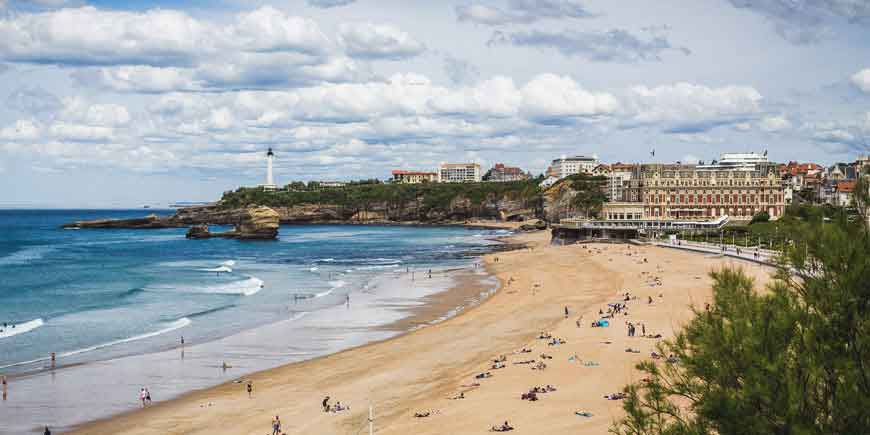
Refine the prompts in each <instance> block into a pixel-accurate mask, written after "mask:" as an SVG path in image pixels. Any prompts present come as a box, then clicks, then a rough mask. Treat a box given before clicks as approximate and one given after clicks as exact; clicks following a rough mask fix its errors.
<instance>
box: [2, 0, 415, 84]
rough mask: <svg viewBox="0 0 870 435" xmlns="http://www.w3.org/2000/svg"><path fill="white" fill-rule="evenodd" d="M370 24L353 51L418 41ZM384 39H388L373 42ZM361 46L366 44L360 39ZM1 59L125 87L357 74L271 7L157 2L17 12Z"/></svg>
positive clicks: (312, 27) (385, 51)
mask: <svg viewBox="0 0 870 435" xmlns="http://www.w3.org/2000/svg"><path fill="white" fill-rule="evenodd" d="M81 23H88V25H86V26H82V25H81ZM373 29H374V30H375V31H376V33H375V34H374V35H369V36H370V39H368V40H365V39H362V40H360V39H359V38H356V39H353V38H351V41H352V42H354V43H357V45H354V46H353V48H355V49H360V50H362V51H361V53H362V54H369V55H372V56H376V55H381V56H384V57H395V58H402V57H407V56H410V55H411V54H412V51H413V49H415V48H419V47H418V46H415V45H414V44H415V41H413V40H412V39H411V38H410V37H409V36H408V35H407V34H405V33H403V32H401V31H398V30H397V29H393V28H389V27H386V28H384V27H374V28H373ZM354 36H356V37H358V36H360V35H357V34H354ZM363 36H365V35H363ZM378 38H380V39H378ZM385 42H386V43H392V44H393V45H391V46H384V45H383V44H382V45H381V46H380V47H378V46H376V44H377V43H385ZM365 43H368V44H370V46H369V47H368V50H369V51H365V46H362V45H359V44H365ZM379 49H380V50H381V51H380V52H379V51H378V50H379ZM0 60H5V61H7V62H19V63H32V64H57V65H63V66H72V67H77V68H81V67H89V66H90V67H102V68H99V69H80V70H78V71H77V72H76V73H75V75H74V76H75V78H76V79H77V80H78V81H79V82H80V83H84V84H92V85H96V86H99V87H103V88H106V89H111V90H115V91H125V92H166V91H170V90H187V91H190V90H214V89H221V88H231V89H237V88H264V87H277V86H303V85H311V84H317V83H321V82H330V81H339V82H340V81H351V80H357V79H358V78H359V77H360V72H359V71H358V68H357V66H356V65H355V63H354V62H353V60H352V59H350V58H348V57H347V56H345V55H343V54H342V52H341V50H340V49H339V47H337V46H336V45H335V43H334V42H332V41H331V40H330V39H329V38H328V37H327V36H326V35H325V34H324V33H323V32H322V31H321V29H320V27H319V26H318V24H317V23H316V22H315V21H313V20H311V19H308V18H303V17H294V16H289V15H287V14H285V13H283V12H281V11H279V10H277V9H275V8H272V7H270V6H265V7H262V8H259V9H256V10H254V11H251V12H246V13H241V14H238V15H237V16H236V17H235V20H234V21H233V22H232V23H231V24H230V25H224V24H222V23H218V22H213V21H206V20H203V19H197V18H193V17H191V16H189V15H187V14H186V13H184V12H180V11H173V10H164V9H154V10H149V11H145V12H126V11H107V10H101V9H96V8H94V7H90V6H88V7H82V8H68V9H60V10H54V11H46V12H41V13H24V14H14V15H10V16H8V17H6V18H2V19H0Z"/></svg>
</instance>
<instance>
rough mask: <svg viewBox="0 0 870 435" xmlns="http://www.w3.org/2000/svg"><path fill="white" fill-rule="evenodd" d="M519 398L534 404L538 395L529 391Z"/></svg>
mask: <svg viewBox="0 0 870 435" xmlns="http://www.w3.org/2000/svg"><path fill="white" fill-rule="evenodd" d="M520 398H521V399H522V400H528V401H529V402H535V401H537V400H538V394H537V393H535V392H534V391H529V392H528V393H523V394H522V396H520Z"/></svg>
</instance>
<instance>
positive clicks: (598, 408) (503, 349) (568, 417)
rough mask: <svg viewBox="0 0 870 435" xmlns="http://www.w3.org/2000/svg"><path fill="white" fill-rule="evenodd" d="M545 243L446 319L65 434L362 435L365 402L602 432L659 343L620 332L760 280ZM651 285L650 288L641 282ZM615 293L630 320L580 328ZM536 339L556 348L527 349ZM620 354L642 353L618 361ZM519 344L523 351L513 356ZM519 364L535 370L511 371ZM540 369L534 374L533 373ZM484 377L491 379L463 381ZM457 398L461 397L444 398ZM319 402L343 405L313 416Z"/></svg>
mask: <svg viewBox="0 0 870 435" xmlns="http://www.w3.org/2000/svg"><path fill="white" fill-rule="evenodd" d="M549 240H550V233H549V232H548V231H543V232H536V233H529V234H520V235H518V236H515V237H514V238H513V240H512V242H517V243H526V244H527V245H528V246H530V249H524V250H517V251H510V252H500V253H495V254H491V255H488V256H486V257H485V258H484V261H485V265H486V268H487V271H488V272H490V273H492V274H494V275H495V276H496V277H497V278H498V279H499V280H500V281H501V283H502V287H501V289H500V290H499V291H498V292H497V293H496V294H495V295H493V296H492V297H490V298H489V299H487V300H486V301H485V302H483V303H482V304H480V305H478V306H475V307H473V308H470V309H467V310H465V311H464V312H462V313H460V314H459V315H457V316H456V317H453V318H451V319H449V320H447V321H444V322H441V323H438V324H436V325H432V326H427V327H424V328H421V329H418V330H416V331H414V332H411V333H407V334H404V335H401V336H398V337H396V338H392V339H389V340H386V341H382V342H377V343H372V344H369V345H365V346H362V347H359V348H354V349H350V350H347V351H343V352H340V353H337V354H333V355H329V356H325V357H321V358H317V359H313V360H310V361H305V362H301V363H295V364H290V365H287V366H283V367H279V368H276V369H272V370H267V371H264V372H260V373H257V374H254V375H251V376H246V377H244V378H243V381H242V382H240V383H228V384H225V385H221V386H218V387H214V388H209V389H206V390H202V391H197V392H193V393H190V394H187V395H185V396H182V397H180V398H178V399H175V400H170V401H167V402H162V403H158V404H155V405H154V406H151V407H149V408H147V409H144V410H137V411H134V412H130V413H127V414H123V415H120V416H116V417H113V418H110V419H107V420H103V421H98V422H94V423H91V424H88V425H85V426H82V427H80V428H79V429H78V430H77V431H76V432H75V433H81V434H107V435H108V434H113V435H114V434H209V435H215V434H227V435H230V434H232V435H238V434H252V435H253V434H257V435H262V434H268V433H271V421H272V419H273V418H274V417H275V416H276V415H278V416H280V419H281V422H282V428H283V432H284V433H288V434H357V433H366V431H367V428H368V423H367V418H368V407H369V405H372V406H374V413H375V423H374V426H375V432H377V433H379V434H408V433H416V434H430V433H431V434H445V433H485V432H487V431H489V428H490V427H491V426H493V425H500V424H502V423H503V422H505V421H506V420H507V421H509V422H510V425H511V426H513V427H514V428H515V429H516V430H515V431H514V432H513V433H523V434H532V433H540V434H550V433H566V432H567V431H571V432H572V433H589V434H601V433H606V432H607V429H608V428H609V427H610V426H611V424H612V423H613V421H614V420H615V419H616V418H619V417H620V415H621V405H622V403H621V402H620V401H611V400H606V399H605V398H604V397H603V396H604V395H606V394H609V393H615V392H618V391H620V390H621V389H622V387H623V386H624V385H625V384H626V383H628V382H631V381H635V380H637V378H638V376H639V374H638V372H637V371H636V370H635V369H634V368H633V367H634V365H635V364H636V363H637V362H638V361H640V360H642V359H645V358H649V355H650V352H651V351H652V350H653V348H654V346H655V344H656V342H657V341H658V340H659V339H656V338H647V337H641V336H640V335H641V327H640V326H638V330H637V335H638V336H635V337H628V336H627V332H626V331H627V328H626V322H633V323H638V322H640V323H642V324H643V327H644V328H645V331H646V333H647V335H655V334H661V336H662V337H663V338H668V337H670V336H672V334H673V332H674V331H675V330H678V329H679V328H680V326H681V325H683V324H685V322H687V321H688V320H689V319H690V318H691V316H692V311H691V307H692V306H694V307H697V308H699V309H703V306H704V303H705V302H706V301H708V300H709V298H710V296H711V290H710V278H709V277H708V272H709V271H710V270H713V269H717V268H721V267H723V266H727V265H733V266H737V267H742V268H743V269H744V270H746V271H747V272H748V273H750V274H751V275H752V276H754V277H756V280H757V281H758V282H759V284H761V283H764V282H766V280H767V279H768V274H769V273H770V272H771V270H770V269H768V268H764V267H762V266H759V265H754V264H750V263H748V262H743V261H739V260H733V259H726V258H721V257H718V256H710V255H705V254H700V253H691V252H684V251H680V250H676V249H668V248H659V247H648V246H642V247H635V246H631V247H629V245H607V244H591V245H571V246H550V245H549ZM629 253H630V255H629ZM644 259H646V262H644ZM653 277H658V278H659V279H660V282H661V285H660V286H658V285H656V286H653V285H651V284H650V283H651V282H652V280H653ZM460 285H462V283H461V282H460ZM626 291H628V292H630V293H631V295H632V296H633V297H636V299H633V300H630V301H629V302H628V303H627V304H628V310H627V312H628V315H621V314H620V315H618V316H616V318H613V319H611V320H610V326H609V327H601V328H591V327H590V324H591V322H592V321H593V320H596V319H598V317H599V316H598V312H599V309H605V310H606V306H607V303H614V302H623V296H622V295H623V294H624V293H625V292H626ZM466 293H468V292H466ZM463 294H465V293H463ZM650 297H652V299H653V302H652V303H651V304H649V303H648V298H650ZM441 305H444V304H441ZM565 307H567V308H568V311H569V314H568V316H567V317H566V316H565ZM578 321H579V324H580V326H579V327H578V326H577V323H578ZM542 331H543V332H546V333H548V334H550V335H552V337H554V338H558V339H562V340H564V344H559V345H549V344H548V342H547V340H541V339H538V338H537V337H538V336H539V334H540V333H541V332H542ZM628 347H631V348H633V349H637V350H639V351H640V352H639V353H628V352H626V348H628ZM523 348H528V349H531V352H528V353H520V352H519V351H520V349H523ZM542 354H545V355H546V356H547V357H551V358H547V357H543V358H542ZM501 355H504V356H505V360H506V361H505V363H504V366H505V367H504V368H499V369H493V368H492V365H493V359H497V358H499V357H500V356H501ZM530 360H535V362H534V363H529V364H517V363H521V362H526V361H530ZM541 361H543V362H544V363H545V364H546V368H543V369H538V368H533V367H535V366H536V365H537V363H538V362H541ZM482 372H490V373H491V377H488V378H486V379H475V375H477V374H479V373H482ZM248 380H250V381H251V382H252V383H253V395H252V397H250V398H249V397H248V394H247V393H246V392H245V384H244V383H245V382H247V381H248ZM546 385H551V386H553V387H555V389H556V390H555V391H553V392H548V393H543V394H539V395H538V398H539V400H537V401H535V402H530V401H525V400H521V398H520V396H521V394H522V393H524V392H527V391H529V390H530V389H531V388H533V387H536V386H539V387H543V386H546ZM460 394H464V398H462V399H454V397H456V396H458V395H460ZM325 396H330V398H331V403H333V404H334V403H336V401H340V402H341V403H342V404H345V405H348V406H349V407H350V409H349V410H346V411H342V412H337V413H336V412H328V413H327V412H323V410H322V409H321V401H322V400H323V398H324V397H325ZM577 411H584V412H588V413H591V414H590V415H591V416H578V415H576V414H575V412H577ZM415 413H423V414H425V413H428V414H429V415H428V416H427V417H415Z"/></svg>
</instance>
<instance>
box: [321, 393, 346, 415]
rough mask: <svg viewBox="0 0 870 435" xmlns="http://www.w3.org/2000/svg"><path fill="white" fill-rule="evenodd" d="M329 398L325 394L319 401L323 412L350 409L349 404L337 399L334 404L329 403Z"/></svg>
mask: <svg viewBox="0 0 870 435" xmlns="http://www.w3.org/2000/svg"><path fill="white" fill-rule="evenodd" d="M330 400H331V398H330V397H329V396H326V397H324V398H323V401H322V402H320V407H321V408H322V409H323V412H341V411H348V410H350V406H347V405H344V404H342V403H341V402H339V401H336V402H335V405H332V404H330V403H329V401H330Z"/></svg>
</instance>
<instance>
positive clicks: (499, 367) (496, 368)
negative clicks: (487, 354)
mask: <svg viewBox="0 0 870 435" xmlns="http://www.w3.org/2000/svg"><path fill="white" fill-rule="evenodd" d="M504 367H505V365H504V363H502V362H497V363H495V364H493V365H492V367H490V369H491V370H498V369H503V368H504Z"/></svg>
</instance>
